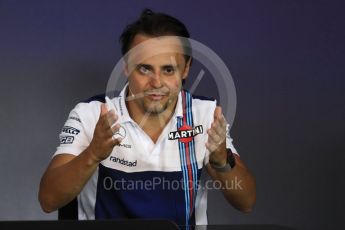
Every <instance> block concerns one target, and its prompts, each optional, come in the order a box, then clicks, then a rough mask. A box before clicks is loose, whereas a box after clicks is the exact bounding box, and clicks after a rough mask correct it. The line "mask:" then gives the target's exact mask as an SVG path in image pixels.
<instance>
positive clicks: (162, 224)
mask: <svg viewBox="0 0 345 230" xmlns="http://www.w3.org/2000/svg"><path fill="white" fill-rule="evenodd" d="M24 228H25V229H34V230H39V229H42V230H43V229H44V230H55V229H63V230H69V229H73V230H75V229H82V230H91V229H97V230H99V229H102V230H106V229H116V230H117V229H144V230H151V229H153V230H155V229H157V230H158V229H159V230H176V229H191V230H193V229H194V230H225V229H231V230H247V229H248V230H292V229H293V228H290V227H284V226H280V225H262V224H258V225H208V226H190V227H186V226H177V225H176V224H175V223H173V222H171V221H166V220H147V219H145V220H140V219H136V220H96V221H95V220H88V221H78V220H56V221H55V220H52V221H0V229H1V230H5V229H24Z"/></svg>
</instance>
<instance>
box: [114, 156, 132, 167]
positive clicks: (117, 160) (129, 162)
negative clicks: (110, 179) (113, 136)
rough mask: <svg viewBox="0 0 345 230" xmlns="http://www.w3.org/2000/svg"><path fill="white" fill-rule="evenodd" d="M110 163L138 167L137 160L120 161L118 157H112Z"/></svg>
mask: <svg viewBox="0 0 345 230" xmlns="http://www.w3.org/2000/svg"><path fill="white" fill-rule="evenodd" d="M109 160H110V161H112V162H115V163H120V164H122V165H125V166H128V167H135V166H137V160H135V161H126V160H125V159H124V158H122V159H120V158H118V157H114V156H110V158H109Z"/></svg>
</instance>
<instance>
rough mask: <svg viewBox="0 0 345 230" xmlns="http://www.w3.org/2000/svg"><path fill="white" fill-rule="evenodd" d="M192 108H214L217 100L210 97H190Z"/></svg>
mask: <svg viewBox="0 0 345 230" xmlns="http://www.w3.org/2000/svg"><path fill="white" fill-rule="evenodd" d="M192 99H193V106H203V107H204V106H206V107H209V106H211V107H215V106H216V105H217V100H216V99H214V98H211V97H206V96H200V95H192Z"/></svg>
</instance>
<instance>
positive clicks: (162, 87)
mask: <svg viewBox="0 0 345 230" xmlns="http://www.w3.org/2000/svg"><path fill="white" fill-rule="evenodd" d="M137 45H139V46H137ZM135 46H137V47H136V48H135V49H132V50H131V51H130V52H129V55H128V56H127V65H126V68H125V73H126V75H127V76H128V81H129V93H128V96H129V97H128V99H129V100H133V102H134V103H136V105H137V106H138V108H140V110H142V112H143V113H146V112H148V113H150V114H160V113H162V112H164V111H167V109H169V111H173V110H174V106H175V104H176V101H177V97H178V93H179V91H180V89H181V86H182V80H183V79H185V78H186V77H187V75H188V71H189V62H188V63H186V60H185V57H184V54H183V47H182V45H181V41H180V40H179V39H178V38H177V37H176V38H175V37H156V38H152V37H148V36H145V35H142V34H138V35H136V36H135V38H134V40H133V44H132V46H131V47H135ZM133 95H135V96H134V97H133Z"/></svg>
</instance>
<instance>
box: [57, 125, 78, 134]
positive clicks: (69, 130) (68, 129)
mask: <svg viewBox="0 0 345 230" xmlns="http://www.w3.org/2000/svg"><path fill="white" fill-rule="evenodd" d="M61 131H62V132H63V133H69V134H72V135H78V134H79V133H80V131H79V129H76V128H73V127H71V126H64V127H62V130H61Z"/></svg>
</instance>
